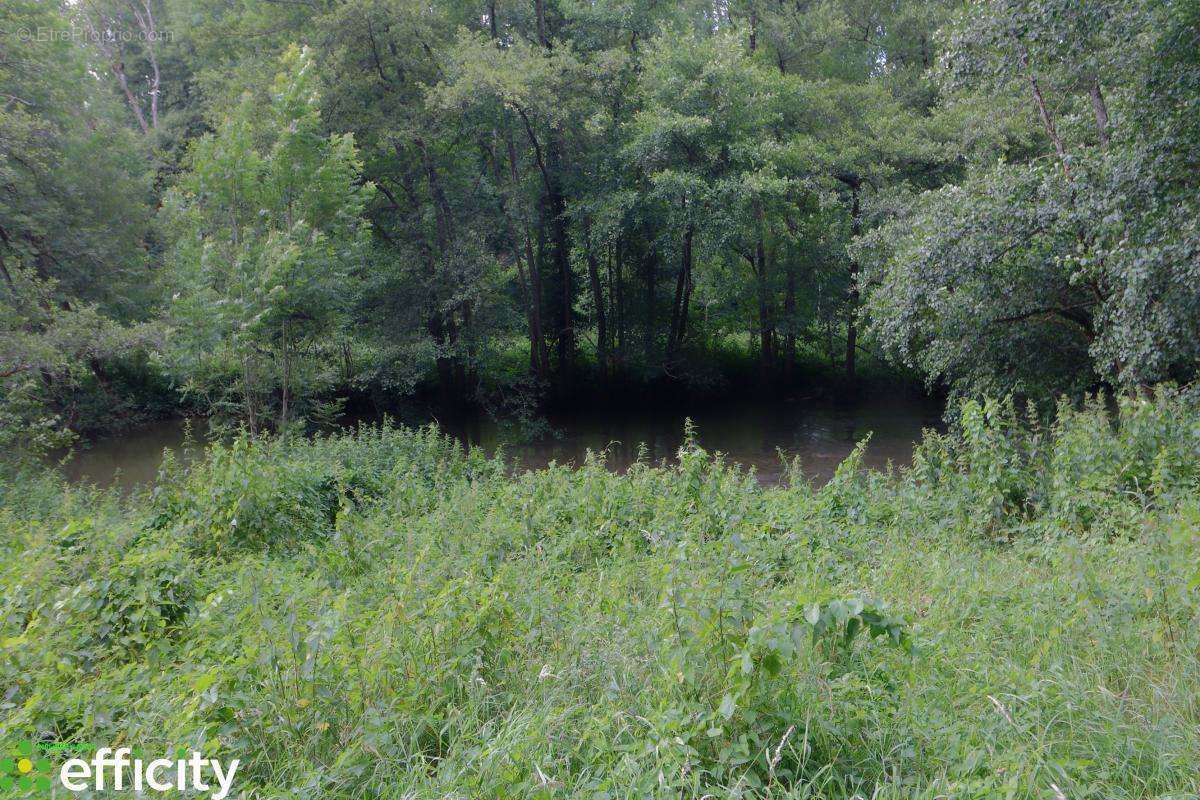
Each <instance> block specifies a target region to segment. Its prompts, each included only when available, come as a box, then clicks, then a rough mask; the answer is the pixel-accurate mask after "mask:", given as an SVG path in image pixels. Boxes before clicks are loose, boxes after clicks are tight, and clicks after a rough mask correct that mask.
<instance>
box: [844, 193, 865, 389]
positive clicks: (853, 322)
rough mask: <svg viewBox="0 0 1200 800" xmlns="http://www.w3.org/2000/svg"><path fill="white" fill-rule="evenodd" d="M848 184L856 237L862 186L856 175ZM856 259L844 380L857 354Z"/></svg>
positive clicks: (850, 373) (852, 265)
mask: <svg viewBox="0 0 1200 800" xmlns="http://www.w3.org/2000/svg"><path fill="white" fill-rule="evenodd" d="M847 182H848V184H849V186H850V233H851V235H852V236H855V237H857V236H858V235H859V234H860V233H861V232H862V209H861V208H860V206H859V189H860V188H861V186H862V183H861V181H860V180H859V178H858V176H856V175H855V176H850V177H849V180H848V181H847ZM858 301H859V291H858V261H856V260H854V259H851V260H850V304H849V309H848V311H847V313H846V380H847V381H853V380H854V378H855V368H856V361H855V357H856V356H857V354H858V320H857V317H858Z"/></svg>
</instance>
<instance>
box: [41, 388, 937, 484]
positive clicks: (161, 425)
mask: <svg viewBox="0 0 1200 800" xmlns="http://www.w3.org/2000/svg"><path fill="white" fill-rule="evenodd" d="M689 417H690V418H691V419H692V421H693V422H694V423H695V425H696V427H697V430H698V434H699V441H700V444H701V445H702V446H703V447H705V448H706V449H708V450H711V451H720V452H723V453H725V454H727V456H728V457H729V459H730V460H732V461H734V462H736V463H738V464H741V465H743V466H746V467H752V468H754V470H755V472H756V474H757V476H758V478H759V480H760V481H762V482H763V483H768V484H769V483H777V482H779V481H780V480H781V479H782V478H783V477H785V470H784V465H783V460H782V457H781V455H780V453H781V452H782V454H783V457H786V458H789V459H790V458H792V457H796V456H798V457H799V458H800V462H801V466H802V471H803V472H804V474H805V475H806V476H807V477H808V478H809V479H810V480H812V481H815V482H817V483H822V482H824V481H826V480H828V478H829V477H830V476H831V475H832V474H833V471H834V469H836V468H837V465H838V464H839V463H841V461H842V459H844V458H845V457H846V455H847V454H849V453H850V451H851V450H852V449H853V447H854V445H855V444H856V443H857V442H858V441H859V440H861V439H862V438H864V437H865V436H867V435H868V434H870V435H871V442H870V445H869V446H868V448H867V451H866V457H865V461H866V464H867V465H868V466H869V467H873V468H876V469H879V468H883V467H884V466H886V465H887V464H888V463H889V462H890V463H892V464H894V465H896V466H903V465H907V464H908V463H910V461H911V459H912V449H913V444H914V442H916V441H918V440H919V439H920V438H921V431H922V429H923V428H940V427H941V421H940V417H941V406H940V405H939V404H937V403H935V402H933V401H931V400H924V399H917V398H911V397H904V396H886V395H880V396H876V397H871V398H867V399H864V400H861V401H859V402H856V403H853V404H841V403H834V402H823V401H822V402H818V401H806V400H796V401H792V402H754V401H746V402H741V403H732V404H725V405H717V406H705V407H701V408H695V409H690V410H689V409H687V408H686V407H683V406H680V407H679V408H677V409H672V410H664V409H661V408H645V409H635V410H629V409H623V410H621V411H620V412H616V411H614V412H612V413H603V412H600V413H597V412H596V411H594V410H589V411H587V412H586V413H584V412H579V413H572V414H551V415H549V416H548V417H547V418H546V419H545V420H544V425H543V427H542V430H540V431H536V432H535V433H534V434H532V435H531V434H530V433H529V430H528V429H527V428H523V427H522V426H519V425H514V424H512V423H497V422H496V421H495V420H492V419H491V418H489V417H488V416H487V415H485V414H477V415H470V416H467V417H460V418H455V419H449V418H443V419H441V420H440V421H439V424H440V425H441V426H442V427H443V428H444V429H445V430H446V431H447V432H449V433H451V434H452V435H454V436H455V437H456V438H458V439H459V440H460V441H462V442H464V443H466V444H471V445H476V446H480V447H483V448H484V449H486V450H487V451H488V452H494V451H495V449H496V448H497V447H499V446H503V448H504V452H505V453H506V454H507V456H508V458H509V460H511V461H514V462H515V464H516V466H517V467H518V468H526V469H536V468H540V467H544V466H546V465H548V464H550V463H551V462H556V463H559V464H579V463H581V462H582V461H583V458H584V456H585V453H586V452H587V450H588V449H592V450H597V451H599V450H607V452H608V462H607V463H608V465H609V467H610V468H612V469H616V470H624V469H625V468H627V467H628V466H629V465H630V464H631V463H633V462H634V461H635V460H636V459H637V458H638V456H639V453H641V454H642V455H643V456H644V457H645V458H646V459H647V460H649V461H651V462H653V463H658V462H660V461H663V460H667V461H670V460H671V459H673V457H674V454H675V452H676V451H677V450H678V448H679V445H680V443H681V442H682V440H683V426H684V420H685V419H686V418H689ZM188 428H189V424H188V423H187V422H186V421H185V420H183V419H174V420H163V421H160V422H154V423H150V424H147V425H144V426H141V427H138V428H135V429H133V430H130V431H127V432H125V433H123V434H120V435H117V436H113V437H110V438H107V439H102V440H100V441H97V442H94V443H92V444H91V445H89V446H87V447H86V448H82V449H79V450H78V451H77V452H76V454H75V455H74V457H73V458H72V459H71V460H70V461H69V462H67V464H66V465H65V466H64V467H63V469H64V471H65V472H66V474H67V476H68V477H69V478H70V479H71V480H74V481H90V482H93V483H97V484H100V485H102V486H108V485H111V484H113V483H115V484H117V485H119V486H121V487H123V488H131V487H134V486H139V485H146V484H149V483H152V482H153V480H154V478H155V475H156V474H157V471H158V467H159V465H160V464H161V462H162V453H163V449H164V448H171V449H172V450H175V451H179V450H180V448H181V447H183V446H184V444H185V441H186V440H187V439H188V435H187V430H188ZM190 428H191V430H192V435H191V441H192V447H193V455H194V454H195V453H196V452H199V450H200V449H201V448H202V447H203V437H202V433H203V429H204V428H203V425H202V423H198V422H197V423H192V424H191V425H190Z"/></svg>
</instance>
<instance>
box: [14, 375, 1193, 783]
mask: <svg viewBox="0 0 1200 800" xmlns="http://www.w3.org/2000/svg"><path fill="white" fill-rule="evenodd" d="M1121 415H1122V416H1121V420H1120V425H1119V427H1117V428H1114V427H1113V426H1112V425H1110V419H1109V418H1108V417H1107V414H1106V412H1105V410H1104V409H1103V408H1102V407H1101V406H1094V407H1090V408H1088V409H1086V410H1084V411H1082V412H1079V411H1067V410H1066V409H1064V411H1063V413H1062V414H1061V416H1060V418H1059V421H1058V422H1057V423H1056V424H1055V426H1054V427H1053V428H1052V429H1049V430H1043V431H1042V432H1041V433H1038V434H1031V433H1029V432H1028V431H1026V430H1025V429H1024V428H1023V427H1022V425H1021V424H1020V420H1019V419H1018V417H1017V416H1016V415H1015V414H1013V413H1012V412H1011V410H1008V409H1006V408H1005V407H1004V406H1003V405H1000V404H987V405H983V406H968V407H967V408H966V409H964V411H963V413H962V415H961V420H962V430H961V432H960V433H958V434H955V435H953V436H951V435H945V436H942V435H931V436H929V437H928V438H926V440H925V441H924V442H923V444H922V445H921V447H920V448H919V449H918V452H917V454H916V457H915V460H914V465H913V467H912V468H911V469H909V470H905V471H903V472H902V473H900V474H892V475H887V474H881V473H878V472H864V471H862V470H861V469H860V468H859V467H860V466H861V463H860V460H859V456H858V455H857V454H856V455H853V456H851V458H850V459H848V460H847V461H846V462H844V463H843V464H842V467H841V468H840V469H839V470H838V472H837V474H836V475H835V476H834V477H833V479H832V480H830V481H829V482H828V483H826V484H825V485H824V486H822V487H821V488H819V489H816V488H814V487H812V486H811V485H810V484H809V483H808V482H806V481H804V480H802V479H800V477H799V475H796V476H793V480H792V481H789V482H785V483H784V484H782V485H780V486H777V487H762V486H760V485H758V484H757V483H756V482H755V481H754V480H753V479H752V478H751V477H750V476H749V475H748V474H747V473H746V472H745V471H744V470H741V469H739V468H737V467H736V466H734V465H731V464H729V463H728V462H726V461H723V460H721V459H718V458H715V457H714V456H713V455H712V454H710V453H706V452H704V451H703V450H701V449H700V448H699V447H697V446H695V445H694V444H691V443H685V447H684V448H683V451H682V453H681V455H680V458H679V461H678V464H677V465H676V466H674V467H671V468H668V469H663V468H653V467H649V466H645V465H639V466H635V467H634V468H632V469H630V470H628V471H627V472H626V474H624V475H617V474H613V473H612V472H610V471H608V470H606V469H604V468H602V467H601V466H600V465H599V464H594V463H593V464H585V465H583V466H582V467H581V468H579V469H577V470H568V469H561V468H554V469H547V470H540V471H532V472H528V473H525V474H523V475H520V476H516V477H514V476H511V475H510V474H509V473H508V472H507V470H506V469H504V467H503V465H501V464H499V463H497V462H496V461H494V460H491V459H489V458H487V457H486V455H485V454H484V453H482V452H481V451H473V452H471V453H464V452H463V450H462V448H461V447H460V446H459V445H458V444H457V443H456V442H454V441H452V440H450V439H447V438H446V437H442V436H439V435H437V434H436V433H434V432H432V431H425V432H413V431H396V430H388V429H374V430H364V431H361V432H360V433H359V434H358V435H356V436H336V437H327V438H320V439H317V440H311V441H294V442H291V443H286V444H285V443H280V442H260V443H257V444H252V443H249V442H245V441H241V440H239V441H235V442H233V443H231V444H229V445H219V446H216V447H214V448H213V450H212V452H211V453H210V454H209V456H208V458H207V459H206V460H205V461H203V462H198V463H196V464H194V465H192V466H191V467H188V468H186V469H185V468H183V467H176V468H169V469H168V470H167V477H166V478H165V479H164V480H163V481H162V482H160V483H159V484H158V486H157V487H156V488H155V489H154V491H153V492H142V493H137V494H135V495H134V496H133V497H132V498H130V499H124V500H123V499H121V498H120V497H119V496H118V495H117V494H115V493H107V494H104V493H98V492H96V491H94V490H90V489H84V488H72V487H69V486H64V485H63V484H61V482H58V481H56V480H53V479H51V478H49V477H42V478H40V479H22V480H20V481H16V480H10V481H8V482H6V483H5V484H4V485H3V487H2V488H0V491H2V492H3V497H0V501H2V502H0V529H2V530H4V531H5V532H6V534H5V537H4V556H5V557H4V559H3V565H2V566H0V570H2V571H0V585H2V586H3V589H4V592H3V603H4V607H3V613H2V614H0V620H2V624H3V630H2V631H0V635H2V636H3V637H4V638H3V641H4V647H5V650H6V655H7V656H8V658H6V659H5V660H4V661H3V666H2V667H0V669H2V670H3V679H4V683H5V685H6V686H8V687H10V688H9V691H8V694H7V700H6V702H7V703H8V704H9V705H8V709H7V712H6V716H7V720H6V726H5V734H6V735H11V736H29V735H35V736H38V737H41V738H42V739H43V740H46V741H50V740H63V741H87V742H96V743H100V744H109V743H113V744H115V743H125V744H130V745H132V746H137V747H142V748H144V749H145V750H146V751H148V752H169V751H171V750H172V749H173V748H174V747H177V746H187V747H189V748H195V749H197V750H202V751H203V752H204V753H205V755H206V756H207V757H209V758H220V759H225V760H229V759H232V758H238V759H241V768H240V770H239V772H238V778H237V785H236V786H235V792H247V793H251V792H256V793H257V794H258V795H260V796H266V797H274V796H284V795H288V794H296V793H309V794H313V795H319V796H322V797H332V798H338V797H344V798H347V799H349V798H355V799H356V798H360V797H363V796H377V797H387V798H400V797H406V798H430V799H431V800H432V798H444V797H446V796H469V797H497V798H501V797H513V798H516V797H522V798H524V797H545V798H551V797H580V798H583V797H587V798H595V797H610V798H617V797H622V798H625V797H627V798H646V797H663V798H666V797H671V798H678V797H680V796H686V797H697V798H698V797H701V796H704V795H706V794H707V795H711V796H715V797H730V796H739V797H777V798H781V797H788V798H800V797H827V798H850V797H852V796H855V795H856V794H857V795H861V796H866V797H878V798H901V797H904V798H913V797H918V798H934V797H940V796H953V797H977V798H985V797H995V796H999V795H1003V796H1008V797H1014V798H1031V799H1032V798H1044V797H1048V796H1051V797H1052V796H1056V795H1061V796H1066V797H1083V796H1097V797H1105V798H1150V797H1163V796H1188V795H1190V794H1194V793H1196V792H1197V791H1200V780H1198V779H1197V777H1196V772H1195V769H1194V765H1195V763H1196V762H1197V760H1198V759H1200V733H1198V730H1200V729H1198V727H1197V722H1198V721H1200V720H1198V719H1197V712H1196V707H1195V703H1194V698H1195V697H1196V695H1197V693H1198V692H1200V664H1198V662H1197V656H1196V653H1197V647H1198V645H1200V640H1197V638H1196V633H1195V624H1194V623H1195V620H1196V619H1197V614H1200V599H1198V598H1197V596H1196V592H1195V590H1194V589H1193V588H1192V587H1193V585H1194V582H1195V578H1196V576H1197V571H1196V566H1195V565H1196V563H1197V537H1198V536H1200V487H1198V484H1197V481H1198V479H1200V474H1198V472H1200V470H1198V466H1197V463H1196V459H1195V453H1196V452H1197V450H1198V448H1200V413H1198V412H1197V408H1196V405H1195V402H1194V401H1190V400H1186V399H1183V398H1181V397H1178V396H1174V395H1163V396H1161V397H1159V398H1158V399H1156V400H1154V401H1153V402H1149V401H1136V402H1134V401H1129V402H1126V403H1125V404H1124V405H1123V407H1122V411H1121ZM856 634H857V635H856ZM872 634H878V635H874V636H873V635H872Z"/></svg>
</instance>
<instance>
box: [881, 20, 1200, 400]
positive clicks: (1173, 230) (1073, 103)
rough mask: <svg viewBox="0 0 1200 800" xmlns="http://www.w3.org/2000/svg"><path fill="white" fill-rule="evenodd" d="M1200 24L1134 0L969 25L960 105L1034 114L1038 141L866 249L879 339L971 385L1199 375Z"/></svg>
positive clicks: (900, 221)
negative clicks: (978, 103)
mask: <svg viewBox="0 0 1200 800" xmlns="http://www.w3.org/2000/svg"><path fill="white" fill-rule="evenodd" d="M1196 25H1197V23H1196V14H1195V12H1194V10H1193V11H1190V12H1189V11H1188V10H1186V7H1173V6H1153V5H1145V4H1140V3H1134V2H1130V3H1124V4H1108V5H1104V6H1086V5H1084V6H1080V5H1078V4H1075V3H1067V2H1059V0H1029V1H1028V2H1025V1H1024V0H1022V1H1021V2H1016V1H1015V0H1014V1H1013V2H1007V1H1005V2H993V3H990V4H988V5H986V6H984V7H982V8H978V9H974V11H973V13H970V14H968V15H964V16H963V18H962V19H961V20H960V21H959V22H958V24H957V26H956V28H955V29H954V30H953V35H952V36H951V38H950V44H951V48H950V50H949V52H948V54H947V56H948V57H947V60H946V65H947V67H946V71H945V74H944V78H945V80H944V87H945V88H944V100H943V102H944V103H945V104H947V105H951V104H953V103H955V102H957V101H958V99H959V98H960V97H963V96H964V95H966V96H968V97H969V96H970V95H972V94H973V93H976V92H986V93H988V94H989V95H995V94H999V95H1001V97H1002V98H1004V97H1006V98H1008V99H1002V100H1001V101H1000V102H1001V103H1002V104H1004V105H1005V106H1009V107H1012V106H1013V105H1014V104H1015V103H1018V102H1020V103H1023V105H1024V108H1025V109H1026V117H1025V119H1026V120H1027V121H1028V122H1027V124H1028V125H1029V127H1030V128H1031V129H1032V130H1034V131H1037V132H1039V133H1040V142H1039V141H1037V139H1034V144H1033V146H1032V147H1030V146H1027V145H1025V144H1023V142H1022V141H1021V140H1018V141H1016V142H1013V143H1012V145H1010V146H1008V147H1007V148H1005V149H1006V150H1007V155H1008V158H1009V159H1011V163H1004V162H1003V161H1002V162H1001V163H996V153H995V152H994V151H993V153H992V160H991V162H990V163H989V162H988V161H985V160H982V159H980V160H978V161H977V162H976V163H975V164H974V165H973V167H972V169H971V170H970V171H969V173H968V174H967V176H966V178H965V180H963V181H962V182H961V184H960V185H953V186H947V187H944V188H942V189H939V190H936V191H933V192H931V193H928V194H926V195H925V196H922V197H919V198H916V199H915V201H914V202H913V203H912V204H911V206H910V208H909V209H907V210H904V211H901V212H900V213H898V214H897V215H896V216H895V218H894V220H893V222H892V223H890V224H889V225H888V226H886V227H885V228H884V229H883V230H882V231H881V232H880V233H879V234H878V235H875V236H872V237H870V238H866V239H864V241H863V243H862V244H863V248H862V252H863V254H864V257H866V258H870V259H871V260H872V262H873V267H872V276H873V278H872V280H873V288H872V289H871V298H870V301H869V304H870V307H871V312H872V318H873V319H874V329H875V331H876V332H877V333H878V334H879V335H880V336H881V338H883V339H884V341H885V342H887V343H888V345H889V346H890V347H891V348H892V350H893V352H895V353H897V354H898V355H899V356H901V357H902V358H904V359H906V360H907V361H908V362H909V363H912V364H914V365H915V366H918V367H920V368H921V369H922V370H924V371H925V373H926V374H927V375H928V376H929V377H930V378H931V379H938V378H943V379H945V380H947V381H948V382H949V383H950V384H951V385H952V386H954V387H955V388H956V389H958V390H959V391H964V392H967V391H971V392H974V391H988V392H1004V391H1017V392H1021V393H1025V394H1029V395H1034V396H1042V395H1045V394H1049V393H1053V392H1061V391H1075V392H1078V391H1080V390H1081V389H1083V388H1085V387H1088V386H1091V385H1094V384H1095V383H1096V382H1097V381H1099V380H1104V381H1107V382H1109V383H1111V384H1112V385H1116V386H1124V387H1135V386H1138V385H1142V384H1148V383H1153V382H1155V381H1159V380H1163V379H1167V378H1175V379H1181V380H1188V379H1190V378H1191V377H1192V376H1194V375H1195V373H1196V363H1197V355H1198V352H1200V351H1198V350H1197V344H1196V343H1197V341H1198V339H1200V336H1198V334H1200V328H1198V327H1197V326H1198V325H1200V314H1198V312H1200V305H1198V303H1200V299H1198V296H1197V292H1196V290H1195V287H1196V285H1197V278H1198V277H1200V257H1198V254H1200V248H1198V243H1200V239H1198V238H1197V220H1198V219H1200V213H1198V211H1200V209H1198V206H1197V203H1196V200H1195V198H1196V191H1195V189H1196V182H1195V178H1194V176H1195V155H1194V142H1195V141H1196V139H1195V135H1196V130H1195V127H1194V123H1191V122H1190V121H1187V120H1188V116H1187V114H1186V113H1183V114H1181V113H1180V108H1181V107H1182V108H1186V107H1187V105H1186V104H1187V102H1189V101H1187V100H1184V98H1193V99H1192V100H1191V101H1190V102H1193V103H1194V98H1195V96H1196V92H1197V91H1198V90H1200V83H1198V82H1197V78H1196V63H1197V61H1196V56H1195V48H1194V47H1193V46H1192V45H1194V41H1195V34H1196V29H1197V28H1196ZM1131 38H1133V39H1143V40H1144V39H1149V40H1151V41H1154V42H1156V44H1155V46H1153V47H1151V48H1146V49H1136V48H1130V47H1129V46H1128V45H1127V42H1129V41H1130V40H1131ZM1165 64H1169V65H1170V67H1167V68H1164V65H1165ZM1000 138H1001V139H1002V138H1003V137H1000ZM1021 138H1022V139H1025V137H1021ZM1001 152H1003V151H1001Z"/></svg>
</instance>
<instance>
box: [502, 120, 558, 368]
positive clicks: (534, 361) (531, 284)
mask: <svg viewBox="0 0 1200 800" xmlns="http://www.w3.org/2000/svg"><path fill="white" fill-rule="evenodd" d="M507 138H508V174H509V181H510V192H511V195H509V194H506V193H505V192H503V191H502V192H501V198H500V205H501V209H502V211H503V212H504V221H505V225H506V226H507V228H508V235H509V239H510V240H511V241H512V244H513V247H514V248H515V250H514V253H513V255H514V259H513V260H514V261H515V262H516V264H517V275H518V277H519V278H520V280H521V294H522V296H523V297H524V299H525V317H526V321H527V324H528V327H529V367H530V369H532V370H533V373H534V374H535V375H537V376H538V378H540V379H545V378H546V376H547V374H548V373H549V371H550V367H549V362H548V358H547V355H546V339H545V337H544V335H543V334H542V279H541V271H540V270H539V269H538V265H537V262H536V261H535V260H534V257H533V242H532V241H531V239H530V236H529V229H528V228H525V229H524V230H523V231H522V232H521V234H520V238H518V233H517V226H516V223H515V222H514V221H513V218H512V214H511V212H510V208H511V206H512V200H513V197H515V196H516V193H517V190H518V187H519V186H520V179H519V178H518V177H517V150H516V147H515V146H514V145H513V140H512V137H511V136H509V137H507ZM492 161H493V171H494V174H495V178H496V185H497V186H499V185H501V183H502V181H501V178H500V165H499V163H498V162H499V159H498V158H496V156H495V154H494V153H493V156H492ZM522 244H523V246H522ZM522 254H524V259H525V260H524V265H523V264H522V260H521V259H522ZM526 270H528V272H526Z"/></svg>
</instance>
